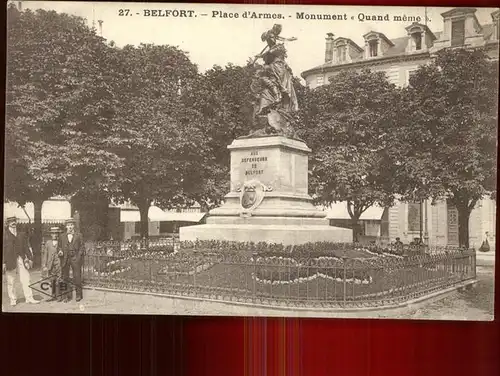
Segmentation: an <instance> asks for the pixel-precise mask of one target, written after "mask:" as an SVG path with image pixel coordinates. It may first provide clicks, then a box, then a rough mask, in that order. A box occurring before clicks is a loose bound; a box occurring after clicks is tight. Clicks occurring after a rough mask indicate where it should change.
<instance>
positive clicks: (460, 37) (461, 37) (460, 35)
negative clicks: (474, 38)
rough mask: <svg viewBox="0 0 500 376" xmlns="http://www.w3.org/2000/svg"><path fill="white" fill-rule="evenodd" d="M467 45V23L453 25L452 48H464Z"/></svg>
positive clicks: (461, 21)
mask: <svg viewBox="0 0 500 376" xmlns="http://www.w3.org/2000/svg"><path fill="white" fill-rule="evenodd" d="M464 44H465V21H464V20H458V21H452V23H451V46H452V47H455V46H463V45H464Z"/></svg>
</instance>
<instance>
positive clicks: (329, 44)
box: [325, 33, 334, 63]
mask: <svg viewBox="0 0 500 376" xmlns="http://www.w3.org/2000/svg"><path fill="white" fill-rule="evenodd" d="M333 37H334V35H333V33H327V34H326V47H325V63H330V62H332V61H333Z"/></svg>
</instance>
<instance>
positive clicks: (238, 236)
mask: <svg viewBox="0 0 500 376" xmlns="http://www.w3.org/2000/svg"><path fill="white" fill-rule="evenodd" d="M179 235H180V240H181V241H196V240H220V241H237V242H254V243H258V242H267V243H278V244H284V245H298V244H304V243H315V242H335V243H350V242H352V230H350V229H345V228H340V227H333V226H321V225H319V226H318V225H310V226H294V225H245V224H206V225H196V226H185V227H181V228H180V234H179Z"/></svg>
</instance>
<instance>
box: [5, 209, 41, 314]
mask: <svg viewBox="0 0 500 376" xmlns="http://www.w3.org/2000/svg"><path fill="white" fill-rule="evenodd" d="M6 222H7V223H6V224H7V228H6V229H5V230H4V234H3V265H2V271H3V272H5V274H7V293H8V294H9V299H10V305H11V306H15V305H16V304H17V296H16V289H15V285H14V284H15V280H16V275H17V274H19V280H20V281H21V286H22V288H23V292H24V297H25V298H26V303H31V304H36V303H40V302H39V301H38V300H35V299H34V298H33V291H31V287H30V273H29V271H28V270H29V269H30V268H31V266H32V265H33V257H32V256H33V255H32V254H31V251H30V248H29V244H28V238H27V236H26V234H24V233H21V232H17V218H16V217H9V218H7V221H6Z"/></svg>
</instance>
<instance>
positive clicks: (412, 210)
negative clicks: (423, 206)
mask: <svg viewBox="0 0 500 376" xmlns="http://www.w3.org/2000/svg"><path fill="white" fill-rule="evenodd" d="M420 221H421V218H420V202H410V203H408V232H419V231H420Z"/></svg>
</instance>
